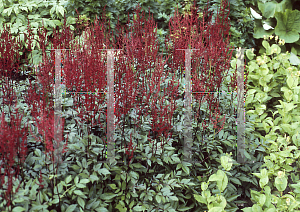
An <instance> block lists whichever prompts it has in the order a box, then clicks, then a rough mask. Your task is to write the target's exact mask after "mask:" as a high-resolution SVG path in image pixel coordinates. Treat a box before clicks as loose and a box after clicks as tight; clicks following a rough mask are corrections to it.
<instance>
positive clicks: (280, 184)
mask: <svg viewBox="0 0 300 212" xmlns="http://www.w3.org/2000/svg"><path fill="white" fill-rule="evenodd" d="M275 186H276V188H277V189H278V191H284V190H285V189H286V187H287V179H286V177H283V178H279V177H278V176H277V177H276V178H275Z"/></svg>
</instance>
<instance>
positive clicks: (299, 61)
mask: <svg viewBox="0 0 300 212" xmlns="http://www.w3.org/2000/svg"><path fill="white" fill-rule="evenodd" d="M289 60H290V63H291V64H292V65H296V66H297V65H299V64H300V59H299V57H298V56H297V55H296V54H294V53H293V52H291V55H290V58H289ZM295 84H296V83H295ZM297 84H298V83H297ZM297 84H296V85H295V86H297Z"/></svg>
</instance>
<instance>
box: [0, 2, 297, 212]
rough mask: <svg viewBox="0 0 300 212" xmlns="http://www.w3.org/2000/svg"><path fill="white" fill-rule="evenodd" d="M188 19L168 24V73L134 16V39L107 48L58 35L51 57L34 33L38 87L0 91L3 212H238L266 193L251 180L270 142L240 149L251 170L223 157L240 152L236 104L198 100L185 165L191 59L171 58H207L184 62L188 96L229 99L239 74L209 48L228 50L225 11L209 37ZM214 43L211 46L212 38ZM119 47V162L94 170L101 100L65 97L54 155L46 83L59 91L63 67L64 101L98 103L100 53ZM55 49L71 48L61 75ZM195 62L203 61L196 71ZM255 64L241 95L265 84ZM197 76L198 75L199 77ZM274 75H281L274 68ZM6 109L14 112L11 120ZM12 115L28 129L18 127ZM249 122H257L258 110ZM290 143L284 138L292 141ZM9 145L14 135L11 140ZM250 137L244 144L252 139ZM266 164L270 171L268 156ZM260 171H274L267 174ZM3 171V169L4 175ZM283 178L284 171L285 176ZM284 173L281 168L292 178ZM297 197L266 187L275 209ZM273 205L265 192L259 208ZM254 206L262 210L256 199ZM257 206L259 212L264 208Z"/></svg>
mask: <svg viewBox="0 0 300 212" xmlns="http://www.w3.org/2000/svg"><path fill="white" fill-rule="evenodd" d="M193 12H195V11H194V10H192V13H191V14H190V15H189V16H186V17H185V18H181V17H180V16H178V15H177V16H176V15H175V17H174V19H172V22H171V23H170V32H171V34H170V37H169V38H168V39H166V44H168V45H166V46H168V51H169V55H170V58H167V59H166V60H165V61H164V60H163V58H162V57H161V56H160V55H159V54H158V44H157V42H156V39H155V25H154V23H153V21H151V20H147V21H145V20H144V19H143V16H140V13H139V10H137V11H136V14H135V16H134V17H135V18H134V21H133V23H132V25H131V30H130V31H129V32H128V31H127V32H125V31H123V30H122V28H120V29H119V33H118V34H117V35H116V36H115V37H116V38H115V40H114V38H113V37H112V38H111V40H110V39H109V37H107V36H105V35H106V34H110V33H109V32H110V31H109V28H105V26H104V25H101V24H99V25H97V24H94V26H92V27H90V28H86V30H85V32H86V34H85V36H86V37H85V42H84V43H80V41H78V40H76V39H74V37H72V34H71V33H70V31H68V28H67V27H66V28H64V29H63V30H62V31H61V32H59V31H54V35H55V36H54V39H53V41H52V43H53V45H52V46H51V45H50V46H47V45H46V44H47V43H46V42H45V41H46V33H45V32H43V31H42V32H41V34H40V37H39V38H40V40H41V42H39V47H40V48H41V49H42V50H43V64H41V65H40V66H39V67H38V72H37V80H29V79H28V80H27V82H26V83H24V84H22V83H20V86H19V85H17V84H13V83H12V82H11V81H9V80H7V81H6V83H2V84H1V85H5V86H6V87H4V86H3V87H2V89H1V92H2V93H1V94H2V95H3V96H4V97H6V98H3V102H2V108H1V112H2V111H9V114H3V115H2V121H1V124H2V126H3V127H2V128H1V129H4V130H3V131H2V132H3V133H2V134H1V135H3V139H1V142H9V143H1V147H5V146H7V145H8V146H11V147H12V148H11V149H6V148H3V149H1V150H2V151H6V152H5V153H7V152H10V153H9V154H1V156H2V158H1V162H2V161H7V162H8V163H3V162H2V163H1V165H2V166H1V174H2V175H1V177H2V178H1V182H5V183H4V186H3V188H2V190H1V191H2V193H1V198H2V199H1V200H3V202H2V204H1V205H0V207H3V208H4V210H6V211H116V210H118V211H205V210H207V211H237V210H238V206H237V204H240V203H246V202H245V199H247V197H248V199H250V197H252V199H253V202H255V201H257V200H259V198H258V197H257V195H258V194H257V193H255V192H253V191H252V190H254V191H257V192H258V191H259V190H260V187H262V188H266V186H265V185H266V184H265V183H264V182H263V181H266V180H265V179H266V178H267V177H266V176H265V171H263V170H260V169H259V168H260V166H261V165H262V164H263V163H264V160H265V161H266V159H267V158H268V157H267V156H268V155H270V156H271V154H270V152H272V151H271V150H273V149H274V148H275V149H276V146H273V147H272V146H268V142H270V141H269V140H270V139H269V140H268V141H266V142H264V141H259V140H258V139H261V140H262V139H263V137H265V138H269V137H267V135H266V136H262V135H259V134H253V135H251V139H252V140H251V139H248V144H247V145H248V146H249V151H248V157H250V158H248V159H249V160H251V161H254V163H253V164H239V163H237V161H235V160H234V157H233V156H230V154H227V153H230V152H235V151H236V149H235V143H236V141H235V137H234V135H235V133H236V132H234V128H233V126H234V124H235V114H234V111H233V108H234V105H233V104H236V102H235V101H234V100H233V99H234V98H233V94H231V95H227V96H226V95H224V94H223V96H221V94H220V95H205V94H204V95H199V94H196V95H195V98H194V99H193V105H194V106H193V109H196V112H195V113H196V114H197V115H198V116H196V118H195V119H194V120H193V121H192V127H193V135H194V136H193V138H194V140H193V146H192V149H193V155H194V157H193V159H194V160H197V162H195V163H188V162H185V161H184V152H183V149H184V142H185V141H184V136H183V133H182V132H183V128H184V127H185V124H184V114H185V113H184V110H185V108H184V101H183V98H182V97H184V91H185V90H184V89H185V83H187V81H186V80H185V78H184V74H185V73H187V72H184V68H185V66H184V63H185V61H186V59H187V58H185V55H186V54H185V52H184V51H174V49H187V48H195V49H197V48H198V49H206V50H207V52H205V53H204V52H201V51H193V52H192V56H191V61H192V62H191V72H192V74H191V75H192V76H193V78H192V83H193V92H194V91H195V92H197V91H216V90H217V91H220V90H223V91H224V90H226V89H228V90H230V91H232V90H234V89H235V88H236V83H234V77H236V70H235V67H236V63H238V60H237V58H231V54H232V52H230V51H228V50H227V49H226V48H223V49H221V50H219V49H218V48H216V47H222V45H223V47H228V39H226V38H227V37H228V26H229V24H228V23H227V22H226V21H224V20H226V13H227V12H229V11H227V10H226V2H225V1H224V5H223V7H222V9H221V10H220V19H218V20H217V21H216V24H215V25H212V24H211V23H209V22H208V23H207V24H205V23H201V22H200V23H199V22H197V21H196V18H195V17H197V16H198V14H197V13H193ZM197 24H199V25H197ZM218 24H220V25H218ZM194 26H196V27H194ZM226 26H227V27H226ZM89 29H94V30H89ZM201 29H202V30H201ZM203 29H205V30H203ZM201 32H202V33H203V34H201ZM210 34H213V35H215V36H209V35H210ZM121 35H123V36H121ZM129 35H130V36H129ZM5 36H7V37H5ZM29 36H30V35H29ZM203 38H204V39H205V40H203ZM2 39H8V34H5V33H4V35H3V37H2ZM210 39H211V40H210ZM199 41H200V42H199ZM76 42H77V43H76ZM11 43H14V42H11ZM83 44H85V46H84V45H83ZM103 44H104V45H103ZM263 45H264V46H266V51H267V54H269V53H268V52H269V51H272V50H270V49H269V48H271V49H277V50H276V51H277V52H279V50H278V47H276V46H275V47H274V46H273V47H268V45H267V44H266V43H264V44H263ZM28 46H30V39H28ZM123 46H124V47H126V48H123V49H124V50H125V51H121V52H120V53H119V55H117V54H116V55H115V56H116V64H115V70H114V71H115V83H116V86H115V99H116V101H115V102H116V103H115V116H116V120H117V123H116V131H115V140H116V148H115V149H116V153H117V154H116V160H117V162H114V163H99V161H103V160H105V155H106V151H107V148H106V146H105V144H106V142H107V140H106V131H105V129H106V125H105V124H106V123H108V122H107V117H106V116H105V114H106V112H107V111H108V108H107V107H108V104H105V100H107V99H108V97H107V99H106V98H105V95H103V93H94V94H81V95H79V94H77V93H73V94H72V93H69V94H64V95H63V98H62V99H63V104H62V105H63V115H62V117H63V118H64V122H63V123H62V129H63V131H64V140H63V141H62V144H60V145H59V144H57V143H56V142H55V134H54V132H53V129H52V126H53V123H54V122H55V116H54V109H55V103H54V101H53V100H54V97H55V94H54V92H53V90H54V83H55V82H54V81H53V79H55V80H60V79H58V78H57V76H55V65H56V66H62V70H63V71H62V78H63V79H64V81H63V83H64V84H65V89H66V90H68V91H73V92H83V91H92V92H93V91H97V92H98V91H103V92H104V91H105V87H106V84H107V82H106V80H107V81H108V79H106V80H105V77H103V76H104V75H105V73H106V68H107V66H108V64H107V62H106V56H107V54H108V53H107V52H105V51H101V50H99V49H103V48H107V47H112V48H114V49H117V48H122V47H123ZM16 48H17V45H16V46H14V47H13V46H6V47H4V46H3V45H2V48H1V51H2V52H1V55H3V56H4V57H5V58H10V59H11V61H9V62H8V63H7V62H2V63H1V67H4V68H3V69H2V70H1V71H2V72H1V74H3V75H4V78H3V80H5V79H8V78H9V77H10V79H11V78H12V77H11V76H9V74H10V73H9V70H11V69H12V67H11V64H16V65H15V67H14V68H18V65H17V63H16V62H15V61H13V60H12V58H13V55H15V54H17V53H16V52H18V51H17V50H16ZM51 48H52V49H60V48H63V49H64V48H70V49H72V50H74V51H73V52H72V53H71V51H70V52H69V51H64V52H63V55H62V56H61V63H59V61H57V60H56V57H55V54H53V53H47V52H46V51H45V50H47V49H51ZM10 50H11V51H10ZM14 50H15V51H14ZM273 53H274V50H273ZM273 53H272V54H273ZM225 55H226V56H225ZM222 56H223V57H222ZM247 56H248V58H249V59H250V60H252V59H253V55H252V54H251V52H250V51H248V52H247ZM251 56H252V58H251ZM279 57H282V56H279ZM196 58H202V60H200V63H199V61H197V60H196ZM230 58H231V60H230ZM258 58H259V57H258ZM290 59H291V58H290ZM54 61H55V64H54ZM287 61H288V59H287V58H285V59H284V60H283V61H282V64H283V65H284V66H286V65H287ZM151 62H152V63H151ZM293 62H294V61H293ZM254 63H258V64H259V65H263V64H261V60H259V59H258V60H253V61H252V63H251V66H250V71H249V72H250V73H251V72H252V73H251V77H250V78H249V82H250V84H249V85H252V84H251V83H253V84H255V83H257V79H260V80H259V83H264V81H263V80H262V79H261V77H260V76H261V75H262V76H263V74H264V73H265V72H262V69H263V71H264V69H266V67H263V68H257V66H256V65H255V64H254ZM275 64H277V63H275ZM230 65H231V68H230ZM277 66H278V64H277V65H276V67H277ZM197 67H201V68H200V70H198V69H197ZM279 67H280V64H279V66H278V67H277V68H279ZM228 69H229V71H228V74H226V70H228ZM294 69H296V67H294ZM3 70H8V71H3ZM83 70H89V71H83ZM254 70H255V71H254ZM185 71H187V70H185ZM295 71H296V70H295ZM222 72H224V73H222ZM250 73H249V74H250ZM101 76H102V77H101ZM124 76H125V77H124ZM283 76H284V73H283ZM294 76H295V75H294ZM5 77H6V78H5ZM203 79H205V80H203ZM275 79H276V78H275V77H274V80H275ZM255 80H256V81H255ZM37 81H38V82H37ZM290 81H291V79H290V78H289V79H288V81H287V83H288V85H290V86H292V87H290V88H295V86H294V84H296V83H293V82H290ZM291 83H292V84H291ZM25 84H27V88H26V86H25ZM273 84H274V83H273ZM263 85H264V84H263ZM17 86H19V87H18V89H17ZM74 86H75V87H74ZM293 86H294V87H293ZM28 87H29V88H28ZM83 89H84V90H83ZM295 90H297V89H296V88H295ZM22 91H23V92H22ZM266 92H267V91H266ZM13 93H15V94H13ZM247 93H248V92H247ZM288 93H289V92H288ZM24 94H25V95H24ZM248 94H249V93H248ZM250 94H253V93H251V92H250ZM286 95H288V94H286ZM9 97H10V98H9ZM205 98H206V99H205ZM295 98H296V97H295ZM16 99H18V100H19V101H16ZM219 99H223V101H222V107H219V105H221V101H220V100H219ZM255 99H259V98H258V97H257V98H255ZM205 100H206V101H205ZM252 100H253V99H251V97H250V101H249V99H248V102H247V103H248V104H249V105H254V107H255V108H258V106H257V105H256V103H255V102H254V103H252V104H250V102H252ZM13 105H15V106H16V107H15V108H19V109H14V107H12V106H13ZM197 109H198V111H197ZM19 111H20V112H21V113H22V115H23V116H24V119H20V118H19V117H20V116H18V112H19ZM13 112H16V117H17V118H16V119H11V117H14V114H13ZM20 112H19V114H20ZM256 112H257V113H259V115H261V110H259V108H258V109H257V111H256ZM220 114H226V116H225V119H224V118H223V119H222V118H219V115H220ZM228 114H230V115H228ZM250 114H251V113H250ZM283 114H284V113H283ZM248 117H249V115H248ZM255 118H256V117H255V116H254V115H251V116H250V118H249V119H250V120H251V122H252V126H251V127H249V125H250V123H246V127H248V128H250V129H251V130H253V131H254V130H255V127H257V126H259V124H256V123H255V121H253V120H255ZM261 118H262V117H261ZM4 120H5V121H6V122H4ZM224 120H225V122H224ZM268 120H269V119H268ZM201 121H202V122H201ZM209 121H210V123H209ZM203 122H204V123H203ZM217 122H220V123H217ZM24 123H26V124H27V125H25V124H24ZM101 124H102V125H101ZM28 125H29V126H28ZM21 126H22V129H20V128H21ZM284 126H286V125H284ZM284 126H282V128H283V127H284ZM253 128H254V129H253ZM19 129H20V130H19ZM274 130H275V129H274ZM218 131H219V133H217V132H218ZM286 132H287V133H290V132H288V130H287V131H286ZM14 134H18V135H19V136H18V137H17V138H19V140H18V139H16V137H14V136H13V135H14ZM250 134H251V133H248V134H246V135H248V136H247V137H248V138H250V136H249V135H250ZM296 136H297V133H296V134H295V137H293V138H292V140H293V142H294V144H295V145H296V143H295V142H297V137H296ZM26 137H27V140H26ZM205 137H206V138H205ZM252 141H255V143H253V142H252ZM251 142H252V143H251ZM270 143H271V142H270ZM250 144H251V145H250ZM259 145H260V146H259ZM297 147H298V146H297ZM290 148H291V149H290V150H294V152H293V153H294V155H290V154H289V155H288V157H290V159H289V160H288V161H286V163H293V162H295V163H296V162H297V158H298V153H297V149H295V146H294V147H292V146H291V147H290ZM26 150H27V151H26ZM2 151H1V153H2ZM246 153H247V152H246ZM274 154H275V153H274ZM281 154H283V153H278V157H279V156H280V155H281ZM284 154H285V153H284ZM245 155H247V154H245ZM275 157H276V155H275ZM25 158H26V159H25ZM60 159H61V161H60ZM279 159H280V163H282V160H283V162H284V160H285V159H283V158H280V157H279ZM272 160H273V161H274V157H273V156H272ZM13 162H15V164H14V163H13ZM230 162H232V163H230ZM266 163H267V164H268V165H269V167H268V169H269V170H271V167H272V165H271V164H270V163H269V162H266ZM4 164H8V166H3V165H4ZM282 166H283V168H288V167H287V166H286V165H282ZM275 167H276V168H275V169H274V173H272V171H271V173H272V174H274V175H276V174H278V173H279V175H278V179H277V180H276V179H275V187H276V189H278V188H279V189H278V190H279V191H281V190H283V191H284V190H285V186H284V185H283V186H281V187H278V185H279V186H280V185H281V184H282V183H280V181H284V179H285V176H284V174H283V173H282V172H279V170H280V168H278V167H277V166H275ZM280 167H281V165H280ZM2 170H3V172H2ZM259 170H260V171H261V175H256V176H258V177H260V178H264V179H263V180H262V183H261V181H259V183H258V181H257V179H256V176H253V175H251V174H250V172H252V173H257V172H260V171H259ZM280 171H281V170H280ZM282 171H283V170H282ZM291 171H292V170H291V169H290V168H289V172H291ZM294 171H297V170H294ZM277 172H278V173H277ZM286 173H287V172H286ZM227 176H228V177H227ZM272 176H273V175H272ZM297 176H298V174H297V172H294V182H296V181H297ZM270 179H271V176H270ZM282 179H283V180H282ZM298 180H299V178H298ZM267 181H268V180H267ZM270 183H271V182H270ZM242 184H243V186H242ZM1 185H3V184H2V183H1ZM264 186H265V187H264ZM297 186H298V185H297V184H295V185H293V186H291V188H292V189H293V188H294V189H293V190H292V192H294V194H290V195H291V196H292V197H293V198H291V196H284V195H282V194H280V193H278V194H277V193H276V190H275V187H274V186H271V185H269V187H270V189H272V195H274V196H276V195H281V197H280V199H281V200H282V199H285V197H288V198H289V199H290V201H291V202H289V203H291V204H290V205H292V206H290V209H291V210H295V211H296V210H297V209H298V208H297V207H298V206H297V201H299V193H297V192H298V189H297V188H298V187H297ZM277 187H278V188H277ZM250 189H251V191H250ZM273 190H275V191H274V192H273ZM250 192H251V193H250ZM269 194H270V192H268V193H267V194H266V195H265V196H266V197H267V195H269ZM259 195H261V198H262V199H264V197H263V195H262V194H259ZM241 197H243V198H241ZM266 199H267V198H266ZM273 199H275V198H274V197H273ZM268 201H269V200H268ZM274 201H275V200H274ZM283 203H284V202H282V201H281V202H280V203H279V204H275V203H273V202H272V204H271V205H273V206H274V207H275V208H278V209H279V208H281V209H282V208H283V209H284V208H285V206H284V205H283ZM264 204H266V206H263V205H264ZM286 204H288V201H287V202H286ZM271 205H270V204H269V203H268V202H267V201H265V202H263V201H261V200H260V202H259V203H258V204H253V203H252V204H251V205H249V206H251V207H253V209H247V210H250V211H255V210H259V209H257V208H259V207H265V208H264V209H268V210H270V211H272V210H273V209H274V207H272V206H271ZM244 210H246V209H244Z"/></svg>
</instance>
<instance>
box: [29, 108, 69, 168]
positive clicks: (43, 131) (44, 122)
mask: <svg viewBox="0 0 300 212" xmlns="http://www.w3.org/2000/svg"><path fill="white" fill-rule="evenodd" d="M39 117H40V118H37V116H34V120H35V124H34V125H35V126H36V127H37V129H38V133H39V134H40V135H41V137H37V136H35V135H34V133H33V132H32V130H31V129H30V132H31V134H32V136H33V137H34V138H35V139H36V142H41V143H44V145H45V153H46V154H47V153H50V155H51V156H53V153H54V151H55V149H56V148H54V147H58V146H59V143H57V144H56V145H57V146H55V144H54V142H53V141H54V139H55V136H54V135H55V132H54V123H55V120H54V111H53V110H52V111H50V112H49V111H48V110H45V109H43V108H41V111H40V113H39ZM62 120H63V121H62V124H61V126H60V127H61V128H62V129H63V127H64V122H65V120H64V119H62ZM67 144H68V138H67V139H66V144H64V147H63V150H62V152H61V153H62V154H63V153H64V152H66V148H67ZM50 160H52V161H53V162H56V161H55V158H51V159H50ZM58 160H59V159H58Z"/></svg>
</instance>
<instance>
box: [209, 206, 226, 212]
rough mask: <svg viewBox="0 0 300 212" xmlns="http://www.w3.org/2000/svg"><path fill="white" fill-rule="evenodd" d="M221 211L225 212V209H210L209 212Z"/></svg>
mask: <svg viewBox="0 0 300 212" xmlns="http://www.w3.org/2000/svg"><path fill="white" fill-rule="evenodd" d="M220 211H224V208H222V207H213V208H211V209H209V212H220Z"/></svg>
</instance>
